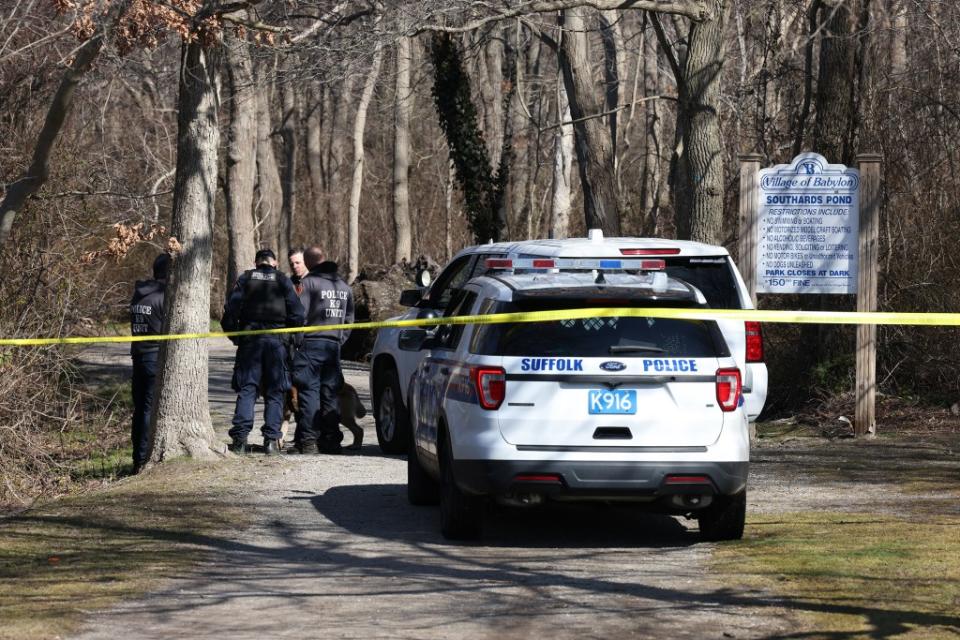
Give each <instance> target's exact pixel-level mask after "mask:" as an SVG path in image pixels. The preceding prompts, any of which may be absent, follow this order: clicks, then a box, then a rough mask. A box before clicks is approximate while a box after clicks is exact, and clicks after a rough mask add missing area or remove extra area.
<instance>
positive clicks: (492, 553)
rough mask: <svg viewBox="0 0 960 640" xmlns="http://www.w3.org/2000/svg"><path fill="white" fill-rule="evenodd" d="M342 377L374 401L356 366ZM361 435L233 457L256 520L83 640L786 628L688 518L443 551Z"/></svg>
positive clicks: (763, 489) (583, 520)
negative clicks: (286, 452)
mask: <svg viewBox="0 0 960 640" xmlns="http://www.w3.org/2000/svg"><path fill="white" fill-rule="evenodd" d="M85 359H86V360H87V364H86V366H87V368H88V369H89V370H90V371H91V372H92V374H93V375H105V376H109V375H113V376H122V375H125V371H126V369H125V367H129V364H128V360H127V358H126V355H125V352H124V351H123V350H121V349H116V348H110V349H104V350H98V351H96V352H93V351H91V352H88V353H87V355H86V356H85ZM232 360H233V347H232V346H231V345H230V344H229V343H228V342H226V341H225V340H224V341H214V342H213V343H212V345H211V376H210V408H211V414H212V415H213V418H214V423H215V425H216V427H217V431H218V434H221V435H222V436H223V438H224V440H226V439H227V436H226V430H227V428H228V427H229V416H230V415H231V413H232V409H233V400H234V396H233V394H232V392H230V390H229V385H228V383H229V379H230V367H231V366H232ZM345 375H346V379H347V381H348V382H350V383H351V384H353V385H354V386H355V387H356V388H357V390H358V391H359V392H360V396H361V398H362V399H363V400H364V402H365V404H366V405H367V406H368V408H369V407H370V395H369V389H368V385H367V377H366V372H365V370H364V369H363V367H362V366H360V365H355V364H348V365H347V370H346V371H345ZM363 426H364V428H365V432H366V433H365V443H367V444H365V445H364V447H363V450H362V451H361V452H359V453H357V454H353V455H342V456H308V457H304V456H284V457H280V458H272V459H266V458H264V457H263V456H261V455H251V456H247V457H245V458H244V459H234V460H229V461H225V462H223V463H222V464H224V465H230V466H231V469H232V472H235V476H236V478H237V479H238V480H237V485H238V487H237V488H238V492H237V498H236V499H237V500H239V501H241V502H242V503H244V504H248V505H249V507H250V509H251V510H252V513H253V516H254V520H255V525H254V526H253V527H252V528H250V529H248V530H245V531H243V532H242V533H237V534H232V533H231V532H226V533H224V534H223V535H222V536H221V537H216V538H210V539H208V540H205V541H204V543H203V546H204V547H206V548H207V549H209V550H211V551H213V552H214V553H212V554H210V556H211V560H210V561H209V562H207V563H205V564H202V565H198V566H195V567H192V568H191V569H190V570H188V571H186V572H185V573H184V575H182V576H180V577H179V578H177V579H175V580H173V581H172V582H170V583H168V584H167V585H166V586H165V587H164V588H162V589H161V590H159V591H157V592H154V593H151V594H149V595H148V596H147V597H145V598H143V599H140V600H136V601H130V602H127V603H124V604H122V605H119V606H117V607H115V608H114V609H112V610H109V611H105V612H100V613H98V614H96V615H94V616H92V617H91V620H90V622H89V624H88V625H87V626H86V627H85V629H84V630H83V631H82V632H81V633H80V634H79V636H78V637H80V638H84V639H87V640H93V639H98V638H103V639H111V640H112V639H113V638H117V637H125V636H133V637H138V638H171V637H190V638H215V637H217V638H219V637H231V638H263V637H282V638H286V637H290V638H309V637H334V638H387V637H389V638H427V637H429V638H488V637H496V638H497V639H498V640H505V639H511V638H529V637H536V636H541V637H550V638H565V637H570V638H573V637H576V638H613V637H617V638H619V637H671V638H688V637H689V638H729V637H733V638H759V637H776V636H781V635H785V634H786V633H787V632H788V631H789V630H790V629H791V627H792V625H791V621H790V617H789V614H788V613H786V611H785V610H784V609H783V608H781V607H780V606H779V604H778V602H777V601H776V600H775V599H773V598H770V597H768V596H767V595H765V594H761V593H744V592H742V591H736V590H732V589H730V588H728V587H727V586H726V585H724V584H722V583H720V582H719V581H718V579H717V578H715V577H712V576H711V574H710V572H709V569H708V564H709V560H710V556H711V553H712V549H713V548H714V547H713V545H710V544H703V543H700V542H698V540H697V535H696V530H695V524H693V523H685V521H682V520H678V519H673V518H665V517H654V516H645V515H639V514H636V513H633V512H631V510H629V509H628V508H617V509H613V508H599V507H597V508H594V507H590V508H585V507H564V508H558V509H550V510H538V511H522V512H517V511H512V510H511V511H506V510H504V511H494V512H493V513H492V514H491V515H490V518H489V524H488V526H487V528H486V530H485V534H484V537H483V539H482V540H481V541H480V542H479V543H476V544H473V545H463V544H451V543H448V542H446V541H445V540H444V539H443V538H442V537H441V536H440V534H439V513H438V510H437V509H436V508H417V507H412V506H410V505H409V504H408V503H407V501H406V496H405V482H406V467H405V462H404V461H403V460H402V459H401V458H398V457H391V456H384V455H382V454H380V452H379V449H378V448H377V446H376V436H375V433H374V427H373V421H372V418H370V417H367V418H366V419H365V420H364V421H363ZM254 435H256V433H255V434H254ZM347 439H349V435H348V436H347ZM758 479H759V482H758ZM754 487H755V489H753V490H752V493H751V499H750V508H751V509H754V508H756V505H757V501H758V500H761V501H762V500H763V499H764V496H766V495H775V494H776V492H777V491H781V490H783V487H782V483H780V482H778V481H776V480H775V478H773V475H772V474H771V473H769V472H768V471H767V470H765V469H763V468H761V469H759V473H758V474H757V475H756V477H755V479H754Z"/></svg>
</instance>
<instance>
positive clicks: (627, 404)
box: [587, 389, 637, 416]
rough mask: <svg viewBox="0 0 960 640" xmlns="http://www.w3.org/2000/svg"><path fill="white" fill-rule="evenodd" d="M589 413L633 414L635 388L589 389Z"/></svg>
mask: <svg viewBox="0 0 960 640" xmlns="http://www.w3.org/2000/svg"><path fill="white" fill-rule="evenodd" d="M587 408H588V410H589V412H590V413H591V414H594V415H596V414H617V415H631V416H632V415H633V414H635V413H636V412H637V390H636V389H591V390H590V392H589V395H588V396H587Z"/></svg>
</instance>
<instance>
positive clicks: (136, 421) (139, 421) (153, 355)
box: [130, 351, 159, 469]
mask: <svg viewBox="0 0 960 640" xmlns="http://www.w3.org/2000/svg"><path fill="white" fill-rule="evenodd" d="M158 355H159V352H158V351H150V352H148V353H138V354H134V356H133V380H132V384H131V386H132V387H133V431H132V432H131V434H130V439H131V440H132V441H133V467H134V469H139V468H140V467H142V466H143V464H144V463H145V462H146V461H147V456H149V455H150V410H151V409H152V408H153V382H154V380H155V379H156V377H157V356H158Z"/></svg>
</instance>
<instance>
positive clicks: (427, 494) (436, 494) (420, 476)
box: [407, 444, 440, 506]
mask: <svg viewBox="0 0 960 640" xmlns="http://www.w3.org/2000/svg"><path fill="white" fill-rule="evenodd" d="M407 500H408V501H409V502H410V504H412V505H416V506H424V505H430V504H437V503H438V502H440V485H439V483H438V482H437V481H436V480H434V479H433V478H431V477H430V474H428V473H427V471H426V469H424V468H423V465H421V464H420V459H419V458H417V448H416V445H415V444H411V446H410V451H408V452H407Z"/></svg>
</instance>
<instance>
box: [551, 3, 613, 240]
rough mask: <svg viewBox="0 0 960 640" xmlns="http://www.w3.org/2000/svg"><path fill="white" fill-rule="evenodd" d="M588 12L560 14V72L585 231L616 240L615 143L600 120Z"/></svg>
mask: <svg viewBox="0 0 960 640" xmlns="http://www.w3.org/2000/svg"><path fill="white" fill-rule="evenodd" d="M586 14H587V9H585V8H583V7H581V8H577V9H568V10H566V11H564V12H563V18H562V20H563V27H564V29H566V33H565V35H564V38H563V41H562V43H561V47H560V56H559V59H560V69H561V70H562V72H563V83H564V87H565V89H566V91H567V99H568V101H569V103H570V115H571V117H572V118H573V122H574V125H573V131H574V141H575V148H576V152H577V168H578V170H579V172H580V182H581V185H582V186H583V212H584V217H585V219H586V223H587V228H588V229H603V232H604V234H605V235H607V236H618V235H620V211H619V207H618V203H617V180H616V166H615V161H614V157H615V156H614V149H613V141H612V140H611V138H610V131H609V129H608V128H607V127H605V126H604V120H603V119H602V118H598V117H596V116H597V115H598V114H600V113H602V112H603V104H604V103H603V96H604V91H603V86H602V83H598V82H596V80H595V76H594V73H593V71H592V67H591V56H590V41H589V39H588V38H587V32H586V30H587V21H586V19H585V16H586Z"/></svg>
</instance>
